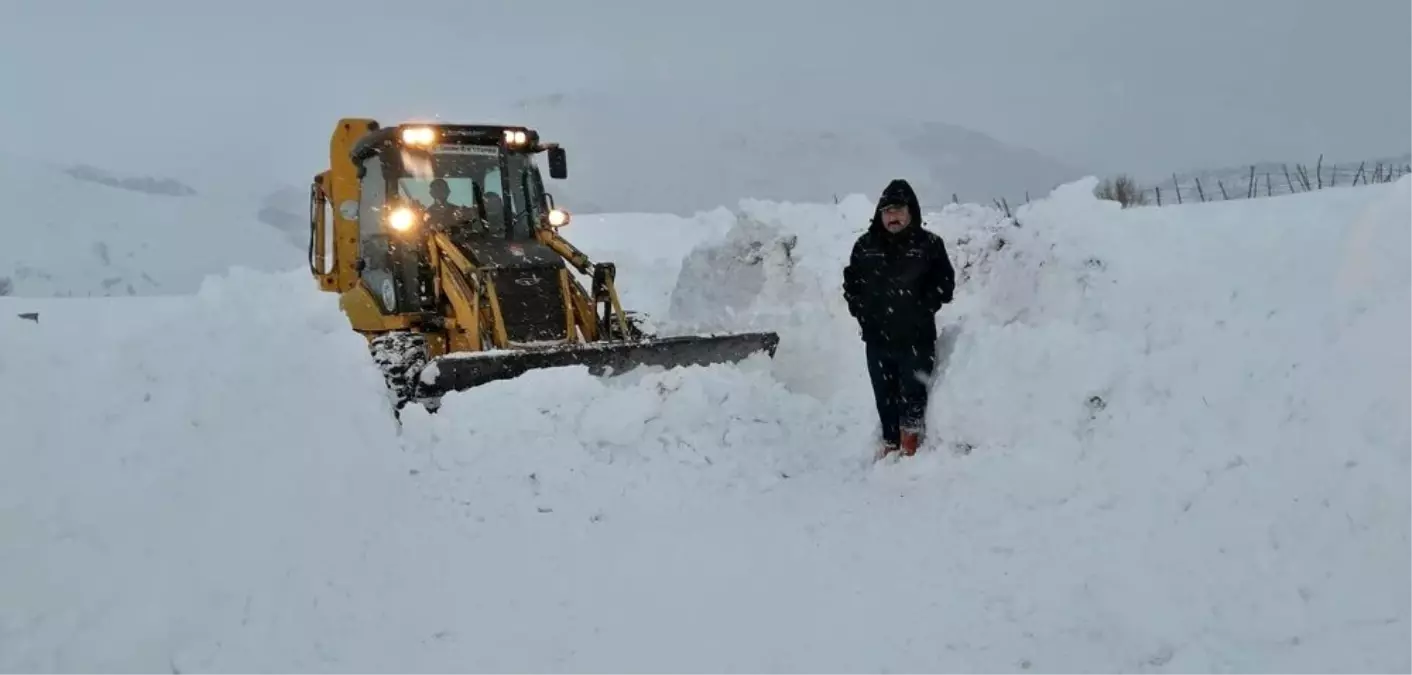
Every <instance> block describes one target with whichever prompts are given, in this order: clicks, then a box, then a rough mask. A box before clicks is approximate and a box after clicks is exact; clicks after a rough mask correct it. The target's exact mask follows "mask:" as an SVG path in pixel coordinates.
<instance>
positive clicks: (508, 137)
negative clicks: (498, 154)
mask: <svg viewBox="0 0 1412 675" xmlns="http://www.w3.org/2000/svg"><path fill="white" fill-rule="evenodd" d="M528 141H529V136H528V135H527V134H525V132H524V131H523V130H520V129H506V130H505V143H506V144H507V145H524V144H525V143H527V142H528Z"/></svg>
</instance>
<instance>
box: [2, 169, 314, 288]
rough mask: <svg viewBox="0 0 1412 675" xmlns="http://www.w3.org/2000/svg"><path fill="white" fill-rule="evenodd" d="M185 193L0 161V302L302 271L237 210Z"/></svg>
mask: <svg viewBox="0 0 1412 675" xmlns="http://www.w3.org/2000/svg"><path fill="white" fill-rule="evenodd" d="M105 181H106V183H107V184H105ZM189 190H190V188H187V187H186V186H184V185H181V184H180V183H175V182H171V181H163V180H160V179H155V178H147V177H136V178H134V177H122V178H117V177H112V176H109V175H108V174H107V173H106V172H103V171H101V170H98V169H94V168H92V167H77V168H75V169H71V170H70V171H65V170H64V169H63V168H60V167H56V166H50V165H48V164H44V163H39V162H31V161H26V160H21V159H19V158H16V157H11V156H8V155H0V201H3V202H4V203H5V204H6V205H7V207H6V212H5V217H4V219H3V220H0V241H3V242H4V243H3V245H0V296H3V295H13V296H22V297H42V296H131V295H158V294H171V293H182V294H187V293H193V292H195V291H196V289H197V288H198V287H199V286H200V284H201V280H202V279H203V278H204V277H205V276H206V275H208V274H221V273H223V272H225V271H226V270H227V269H228V268H229V267H231V266H232V265H240V266H245V267H250V268H254V269H259V270H263V271H271V272H273V271H281V270H286V269H292V268H295V267H298V266H300V265H303V264H305V263H304V260H305V256H304V250H303V247H302V245H301V246H294V245H291V243H290V242H289V241H288V240H287V239H285V238H284V237H283V236H281V234H280V233H279V232H278V231H277V230H275V229H274V228H272V227H269V226H268V225H265V224H263V223H261V222H259V221H258V220H256V219H255V217H254V215H253V214H251V215H249V216H245V215H244V214H245V213H247V212H249V211H251V209H250V208H249V206H248V205H247V204H245V203H244V202H242V201H240V200H238V199H228V198H222V197H218V196H212V195H205V194H194V195H193V194H189V193H188V191H189Z"/></svg>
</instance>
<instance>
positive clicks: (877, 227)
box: [870, 178, 922, 236]
mask: <svg viewBox="0 0 1412 675" xmlns="http://www.w3.org/2000/svg"><path fill="white" fill-rule="evenodd" d="M894 204H906V205H907V211H908V212H909V213H911V214H912V224H911V225H910V226H908V228H907V229H906V230H903V231H902V232H900V233H898V234H906V233H907V232H908V231H909V230H911V229H912V228H920V227H921V226H922V205H921V202H919V201H918V200H917V193H916V192H915V191H913V190H912V185H911V184H910V183H908V182H907V181H906V180H904V179H902V178H895V179H893V181H892V182H890V183H888V184H887V187H885V188H883V191H882V195H881V196H879V197H878V203H877V206H875V207H874V208H873V223H872V225H871V226H870V229H872V230H873V231H875V232H878V233H881V234H886V235H889V236H891V235H892V233H891V232H888V231H887V230H886V229H884V228H883V226H882V210H883V208H884V207H887V206H891V205H894Z"/></svg>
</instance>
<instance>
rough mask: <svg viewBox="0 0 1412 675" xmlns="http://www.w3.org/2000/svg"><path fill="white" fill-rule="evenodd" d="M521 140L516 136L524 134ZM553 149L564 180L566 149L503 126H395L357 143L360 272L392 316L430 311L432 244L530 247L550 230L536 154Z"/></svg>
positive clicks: (557, 171)
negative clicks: (442, 236) (431, 236)
mask: <svg viewBox="0 0 1412 675" xmlns="http://www.w3.org/2000/svg"><path fill="white" fill-rule="evenodd" d="M517 132H518V134H517ZM546 149H547V150H549V151H550V164H551V173H552V174H554V175H555V176H556V177H563V176H564V175H566V171H565V170H564V159H563V151H562V150H561V149H559V148H558V147H557V146H548V147H543V146H539V144H538V137H537V134H534V133H533V132H527V131H526V130H522V129H513V128H511V129H507V128H505V127H467V126H450V125H445V126H442V125H433V126H421V127H405V126H404V127H390V128H387V129H381V130H377V131H373V132H371V133H369V134H367V135H366V136H364V137H363V138H362V139H360V140H359V141H358V143H356V144H355V145H354V146H353V148H352V152H351V153H350V154H351V159H352V160H353V163H354V165H355V166H356V169H357V181H358V187H359V191H358V192H359V194H358V213H357V218H356V220H357V223H358V250H359V262H358V274H359V276H360V277H361V279H362V281H363V283H364V284H365V285H366V286H367V288H368V289H369V291H371V293H372V295H373V296H374V298H375V299H376V300H377V302H378V304H379V306H380V307H379V308H380V309H381V310H382V312H383V313H385V314H394V313H407V312H418V311H424V310H427V309H430V306H429V305H430V303H431V302H432V298H433V297H434V288H433V286H432V283H433V282H432V274H431V270H430V268H429V266H428V264H427V256H426V253H427V250H426V237H425V235H426V234H427V232H429V231H430V228H433V227H435V228H441V229H443V230H445V231H446V232H447V233H448V234H450V235H451V236H452V238H453V240H457V241H464V242H467V244H468V245H471V244H473V243H474V242H477V241H479V242H483V243H482V244H481V245H497V243H498V244H499V245H509V243H510V242H532V241H534V240H535V238H536V235H535V230H536V229H538V228H539V227H541V226H544V225H545V224H548V223H550V222H551V221H552V220H553V219H551V218H550V212H551V209H552V207H553V205H552V198H551V197H550V196H549V195H548V193H547V192H546V190H545V188H544V181H543V178H542V176H541V173H540V170H539V167H538V166H537V164H536V163H535V161H534V160H535V154H536V153H537V152H540V151H543V150H546Z"/></svg>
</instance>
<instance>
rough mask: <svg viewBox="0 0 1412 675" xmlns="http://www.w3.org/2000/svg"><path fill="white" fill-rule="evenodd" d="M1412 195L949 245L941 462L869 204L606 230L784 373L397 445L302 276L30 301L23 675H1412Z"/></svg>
mask: <svg viewBox="0 0 1412 675" xmlns="http://www.w3.org/2000/svg"><path fill="white" fill-rule="evenodd" d="M1409 186H1412V179H1403V180H1402V181H1400V182H1398V183H1396V184H1392V185H1379V186H1367V187H1359V188H1345V189H1336V190H1325V191H1321V192H1317V193H1310V194H1302V195H1296V196H1288V197H1281V198H1276V199H1256V200H1244V201H1233V202H1225V203H1208V204H1196V205H1188V206H1182V207H1166V208H1160V209H1159V208H1147V209H1130V210H1118V209H1117V208H1116V205H1114V204H1111V203H1105V202H1099V201H1097V200H1094V199H1093V198H1092V197H1091V194H1090V188H1091V183H1090V182H1087V181H1085V182H1080V183H1078V184H1075V185H1070V186H1066V187H1064V188H1061V190H1059V191H1058V192H1057V193H1056V194H1055V195H1053V196H1052V197H1051V198H1050V199H1047V200H1042V201H1038V202H1035V203H1034V204H1032V205H1030V206H1029V207H1026V208H1023V209H1021V210H1020V211H1019V212H1018V214H1017V215H1018V218H1019V224H1015V223H1012V222H1010V221H1007V220H1005V219H1003V218H1001V217H1000V215H999V214H997V213H995V212H994V211H992V210H989V209H985V208H981V207H977V206H973V205H962V206H953V207H950V208H948V209H947V210H945V211H944V212H942V213H939V214H932V216H931V217H930V221H931V226H932V227H934V228H935V229H937V230H938V231H939V232H941V233H942V234H943V235H944V236H945V237H946V240H947V242H948V244H949V245H950V246H951V248H952V255H953V260H954V262H955V263H956V264H957V266H958V269H960V270H961V276H962V280H961V285H960V288H959V290H958V294H957V302H956V303H954V304H953V305H951V306H948V307H947V308H946V309H945V310H943V312H942V314H941V316H940V318H939V320H940V321H941V324H942V327H943V335H944V337H943V340H942V342H943V344H942V349H943V353H944V359H943V362H944V370H943V373H942V375H941V377H940V378H939V380H938V382H937V383H936V384H935V386H934V388H933V391H934V399H933V405H932V407H931V409H930V411H929V415H928V419H929V422H930V424H931V427H932V429H933V436H934V438H933V439H932V441H931V442H929V444H928V447H927V448H926V451H925V452H924V454H922V455H920V456H918V457H916V458H914V459H912V460H909V461H905V462H901V463H887V464H883V465H876V466H875V465H870V464H869V462H868V457H869V451H870V443H871V436H872V434H873V432H874V428H875V422H874V421H873V416H872V415H873V413H872V404H871V400H870V398H869V394H868V389H867V384H866V376H865V370H864V364H863V363H862V362H861V351H862V350H861V345H859V344H858V342H857V338H856V330H854V328H853V327H852V325H851V323H850V319H849V317H848V315H847V312H846V311H845V310H844V308H843V305H842V300H841V298H840V297H839V296H838V292H837V291H838V279H839V268H840V267H841V265H842V261H843V259H844V257H846V255H847V251H848V248H849V246H850V245H851V241H852V239H853V238H854V237H855V236H856V235H857V233H858V232H859V231H860V230H861V227H862V226H863V225H864V224H865V223H866V218H867V215H868V214H869V212H870V210H871V205H870V203H869V200H868V199H864V198H861V197H855V198H850V199H848V200H845V201H844V202H843V203H842V204H840V205H838V206H811V205H790V204H767V203H755V202H750V203H746V204H744V205H743V209H742V211H743V213H744V214H745V216H747V217H742V218H739V219H737V218H736V216H735V215H733V214H731V213H729V212H727V211H725V210H719V211H716V212H712V213H708V214H702V215H700V216H698V217H696V218H677V217H656V216H650V215H624V216H602V217H596V218H580V219H578V220H576V222H575V223H574V224H572V225H571V226H570V229H569V230H568V231H566V234H567V235H568V236H570V238H571V239H572V240H573V241H574V242H575V243H576V244H578V245H579V246H580V247H581V248H583V249H584V250H586V251H587V252H588V253H589V254H590V255H591V256H593V257H594V258H596V259H603V260H615V261H617V262H618V263H619V265H620V268H619V269H620V278H621V279H622V281H620V286H621V287H622V289H623V293H624V296H625V299H626V300H627V301H628V302H629V304H631V305H633V306H635V307H637V308H640V309H643V310H645V311H647V312H648V313H649V314H650V315H651V317H652V319H653V321H654V322H656V323H658V324H659V325H660V326H661V327H665V328H667V329H669V330H683V329H686V328H713V327H746V326H764V327H771V328H777V329H778V330H780V332H781V334H782V336H783V340H784V342H783V344H782V346H781V350H780V354H779V356H778V357H777V358H776V359H774V360H773V361H767V360H763V359H757V360H755V361H753V362H751V363H747V364H744V365H743V366H742V367H739V368H727V367H715V368H693V369H683V370H677V371H670V372H645V373H634V374H629V375H626V376H623V377H620V378H615V379H612V380H599V379H594V378H591V377H589V376H587V375H586V374H585V373H583V372H582V371H580V370H578V369H563V370H560V371H552V372H539V373H533V374H530V375H527V376H525V377H523V378H521V379H518V380H515V381H511V382H497V383H492V384H490V385H487V386H485V387H483V388H481V389H478V390H475V391H472V392H465V393H459V394H454V395H451V396H448V397H447V399H446V400H445V404H444V406H443V408H442V410H441V412H440V413H438V414H437V415H427V414H425V413H424V412H423V411H421V410H419V409H415V408H414V409H411V410H408V411H407V412H406V413H405V414H404V421H403V426H402V428H401V429H399V427H398V425H397V424H396V423H395V422H394V421H393V420H392V419H391V417H390V415H389V414H388V413H387V410H386V408H385V399H384V397H383V393H382V390H381V382H380V378H379V376H378V374H377V373H376V371H375V369H374V368H373V366H372V364H371V361H370V360H369V359H368V358H367V357H366V348H365V346H364V343H363V342H362V340H361V338H358V337H357V336H355V335H354V334H352V333H351V331H348V330H347V324H346V322H345V321H344V320H343V318H342V316H341V315H340V314H339V313H338V310H337V307H336V304H335V301H334V299H333V298H332V297H330V296H323V295H320V294H318V293H317V292H315V291H314V290H313V289H312V287H311V283H310V282H309V281H308V279H307V278H306V277H307V274H306V273H304V272H302V271H299V270H296V271H293V272H290V273H286V274H274V275H271V274H263V273H257V272H252V271H246V270H236V271H233V272H231V273H230V274H228V275H223V276H221V277H219V278H212V279H208V280H207V282H206V283H205V284H204V285H203V286H202V288H201V290H200V292H199V293H197V294H196V295H194V296H189V297H173V298H156V299H154V298H130V299H103V300H99V299H74V300H57V299H28V298H4V299H0V401H4V402H5V405H4V406H0V438H5V439H6V442H5V444H4V446H3V448H4V450H3V451H0V531H3V532H4V536H3V537H0V668H3V669H5V670H45V671H48V670H162V669H168V670H171V669H175V670H180V671H182V672H191V671H208V670H242V671H248V670H260V671H263V670H299V671H304V670H320V671H327V670H341V671H406V670H417V671H428V670H434V671H464V670H554V671H564V670H569V671H595V670H612V671H642V670H650V671H663V670H666V671H678V670H708V671H709V670H729V671H740V670H748V671H775V670H781V671H821V670H822V671H855V670H871V671H884V670H885V671H896V670H909V671H939V670H940V671H976V670H984V671H1015V670H1022V669H1030V670H1035V671H1040V672H1046V671H1064V670H1105V671H1111V670H1126V671H1225V670H1272V671H1284V672H1290V671H1300V672H1304V671H1320V672H1327V671H1406V670H1408V669H1412V655H1409V637H1408V635H1409V625H1408V615H1409V607H1408V600H1409V595H1412V590H1410V589H1409V581H1408V569H1409V563H1412V560H1409V537H1408V530H1409V490H1408V480H1407V478H1408V473H1409V443H1412V439H1409V414H1408V410H1409V379H1408V371H1409V358H1408V347H1409V345H1412V335H1409V305H1412V296H1409V280H1408V269H1409V248H1412V246H1409V243H1412V242H1409V227H1410V226H1412V224H1410V223H1409V220H1412V218H1409V196H1410V195H1409ZM713 279H715V280H725V281H728V282H729V283H730V288H727V289H715V290H712V289H710V288H709V284H711V283H712V280H713ZM674 282H675V283H674ZM708 291H710V292H712V293H715V298H716V300H718V301H720V302H723V303H725V304H727V305H729V306H730V308H731V311H730V312H728V313H727V312H720V311H713V310H711V309H710V305H709V304H708V303H705V302H703V301H702V298H703V296H704V295H706V294H707V292H708ZM22 311H39V312H40V320H39V321H38V323H35V322H30V321H25V320H21V319H18V318H16V316H15V315H16V314H17V313H18V312H22Z"/></svg>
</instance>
